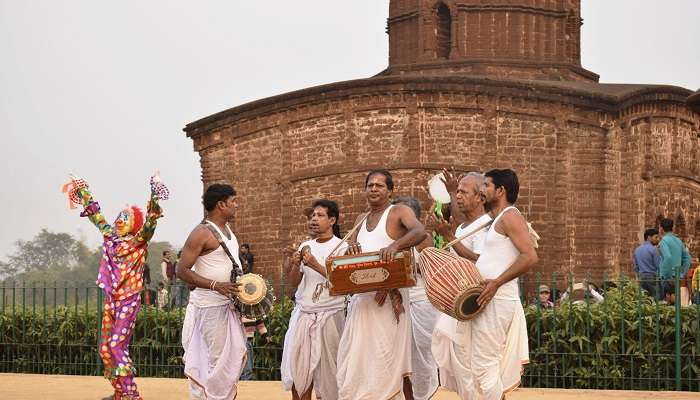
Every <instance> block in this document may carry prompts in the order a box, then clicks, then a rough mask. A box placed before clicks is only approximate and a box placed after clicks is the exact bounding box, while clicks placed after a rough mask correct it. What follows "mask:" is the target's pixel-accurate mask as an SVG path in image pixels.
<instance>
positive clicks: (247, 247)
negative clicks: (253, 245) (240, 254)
mask: <svg viewBox="0 0 700 400" xmlns="http://www.w3.org/2000/svg"><path fill="white" fill-rule="evenodd" d="M243 247H245V248H246V249H248V250H250V245H249V244H248V243H243V244H242V245H241V248H243Z"/></svg>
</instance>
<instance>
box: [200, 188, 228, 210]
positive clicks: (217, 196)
mask: <svg viewBox="0 0 700 400" xmlns="http://www.w3.org/2000/svg"><path fill="white" fill-rule="evenodd" d="M235 195H236V190H234V189H233V186H231V185H227V184H225V183H214V184H211V185H209V187H208V188H207V190H206V191H204V194H203V195H202V204H203V205H204V209H205V210H207V211H212V210H213V209H214V207H216V204H217V203H218V202H220V201H226V200H227V199H228V198H229V197H231V196H235Z"/></svg>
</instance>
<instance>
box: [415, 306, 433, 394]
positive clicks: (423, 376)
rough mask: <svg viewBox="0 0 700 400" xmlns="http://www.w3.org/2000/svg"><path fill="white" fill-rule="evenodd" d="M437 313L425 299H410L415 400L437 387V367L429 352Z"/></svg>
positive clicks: (431, 392)
mask: <svg viewBox="0 0 700 400" xmlns="http://www.w3.org/2000/svg"><path fill="white" fill-rule="evenodd" d="M438 313H439V312H438V310H437V309H435V307H433V305H432V304H430V301H428V300H427V299H426V300H419V301H411V306H410V312H409V314H410V315H411V330H412V331H413V340H412V347H411V367H412V369H413V374H412V375H411V386H412V387H413V398H414V399H416V400H425V399H429V398H431V397H432V396H433V395H434V394H435V392H436V391H437V389H438V367H437V364H436V363H435V359H434V358H433V354H432V352H431V341H432V336H433V328H434V327H435V322H436V320H437V317H438Z"/></svg>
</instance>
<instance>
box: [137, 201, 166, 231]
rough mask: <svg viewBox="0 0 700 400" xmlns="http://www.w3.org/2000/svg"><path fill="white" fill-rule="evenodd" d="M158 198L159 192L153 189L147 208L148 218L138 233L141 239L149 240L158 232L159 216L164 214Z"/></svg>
mask: <svg viewBox="0 0 700 400" xmlns="http://www.w3.org/2000/svg"><path fill="white" fill-rule="evenodd" d="M158 200H159V198H158V194H157V193H154V192H153V191H151V198H150V200H149V201H148V206H147V209H146V219H145V221H144V222H143V226H142V227H141V229H140V230H139V232H138V233H137V234H136V237H137V238H138V240H139V241H142V242H148V241H150V240H151V238H153V235H154V234H155V233H156V223H157V221H158V218H160V217H162V216H163V209H162V208H160V204H159V203H158Z"/></svg>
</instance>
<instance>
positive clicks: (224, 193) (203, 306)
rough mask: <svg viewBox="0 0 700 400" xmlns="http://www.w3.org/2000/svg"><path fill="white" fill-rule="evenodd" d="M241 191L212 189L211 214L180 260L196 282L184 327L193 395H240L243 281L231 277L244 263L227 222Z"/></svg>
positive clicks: (226, 398) (207, 200) (180, 269)
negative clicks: (238, 302) (238, 305)
mask: <svg viewBox="0 0 700 400" xmlns="http://www.w3.org/2000/svg"><path fill="white" fill-rule="evenodd" d="M235 196H236V191H235V190H234V189H233V187H231V186H229V185H223V184H213V185H211V186H209V187H208V188H207V190H206V191H205V193H204V195H203V196H202V203H203V204H204V208H205V209H206V210H207V219H206V220H205V221H204V222H203V223H202V224H201V225H199V226H198V227H197V228H195V229H194V230H193V231H192V233H190V236H189V237H188V238H187V240H186V241H185V245H184V247H183V248H182V255H181V258H180V261H179V262H178V263H177V276H178V277H179V278H180V279H182V280H183V281H185V282H187V283H188V284H190V285H194V286H195V287H196V289H194V290H193V291H192V293H190V301H189V304H188V305H187V310H186V311H185V321H184V324H183V327H182V346H183V347H184V349H185V355H184V357H183V358H184V362H185V376H187V377H188V378H189V388H190V397H191V398H192V399H208V400H212V399H215V400H230V399H233V398H235V397H236V394H237V387H238V380H239V378H240V375H241V370H242V368H243V365H244V362H245V359H246V339H245V335H244V333H243V327H242V326H241V317H240V315H239V313H238V312H237V311H236V309H235V308H233V305H232V298H233V297H234V296H237V295H238V285H237V284H236V283H232V282H231V273H232V271H233V269H234V268H235V269H238V270H240V265H241V264H240V261H239V260H238V259H237V258H238V240H237V239H236V236H235V235H234V234H233V232H232V231H231V229H230V227H229V226H228V223H227V221H229V220H230V219H231V218H233V215H234V211H235V208H236V199H235ZM214 232H216V234H215V233H214ZM217 236H218V238H217ZM220 241H221V242H220ZM224 246H225V247H226V249H228V252H229V253H230V254H231V257H233V261H232V259H231V258H230V257H229V255H227V253H226V249H224ZM234 261H235V263H236V265H234Z"/></svg>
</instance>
